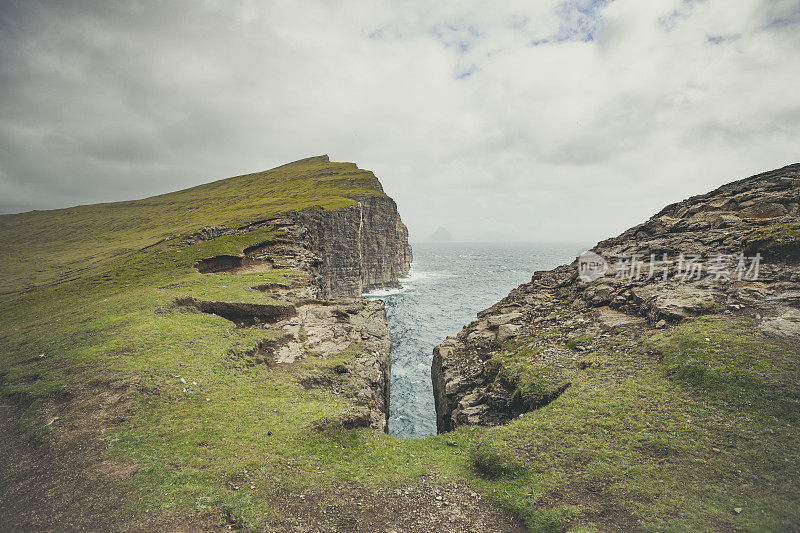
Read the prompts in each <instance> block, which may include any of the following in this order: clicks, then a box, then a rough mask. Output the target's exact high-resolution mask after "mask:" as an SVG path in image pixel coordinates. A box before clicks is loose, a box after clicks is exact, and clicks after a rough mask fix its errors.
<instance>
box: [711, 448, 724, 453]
mask: <svg viewBox="0 0 800 533" xmlns="http://www.w3.org/2000/svg"><path fill="white" fill-rule="evenodd" d="M711 451H712V452H714V453H722V450H720V449H719V448H711Z"/></svg>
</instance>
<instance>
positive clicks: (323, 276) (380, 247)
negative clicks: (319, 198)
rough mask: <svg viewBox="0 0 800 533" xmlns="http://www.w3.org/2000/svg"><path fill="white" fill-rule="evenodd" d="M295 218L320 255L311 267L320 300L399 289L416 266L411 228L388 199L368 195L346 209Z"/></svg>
mask: <svg viewBox="0 0 800 533" xmlns="http://www.w3.org/2000/svg"><path fill="white" fill-rule="evenodd" d="M290 217H291V218H292V219H293V220H294V221H295V222H296V224H298V225H299V226H301V228H304V229H305V230H306V231H305V233H303V235H302V236H303V237H305V239H307V242H308V246H309V249H310V250H311V251H312V252H313V253H314V254H316V255H317V256H318V257H319V261H318V262H316V263H315V264H313V265H312V267H313V271H314V275H315V279H316V283H317V286H318V289H319V297H320V298H333V297H347V296H359V295H361V294H362V293H364V292H366V291H368V290H371V289H375V288H381V287H397V286H399V282H398V279H399V278H401V277H403V276H405V275H406V274H407V273H408V270H409V268H410V267H411V259H412V255H411V246H410V245H409V244H408V230H407V229H406V227H405V225H404V224H403V222H402V221H401V220H400V215H399V214H398V213H397V205H396V204H395V203H394V200H392V199H391V198H389V197H388V196H368V197H365V198H360V199H359V200H358V203H357V204H356V205H353V206H350V207H346V208H344V209H339V210H336V211H326V210H322V209H320V210H316V211H311V212H304V213H294V214H292V215H290ZM301 232H302V230H301Z"/></svg>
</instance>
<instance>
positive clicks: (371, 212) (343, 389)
mask: <svg viewBox="0 0 800 533" xmlns="http://www.w3.org/2000/svg"><path fill="white" fill-rule="evenodd" d="M325 160H326V161H327V158H326V159H325ZM371 187H372V188H373V189H374V191H375V195H373V196H361V197H358V198H354V200H356V201H357V203H356V204H355V205H351V206H348V207H345V208H342V209H338V210H324V209H321V208H317V209H313V210H309V211H294V212H290V213H287V214H285V215H283V216H281V217H278V218H272V219H269V220H264V221H260V222H258V223H255V224H251V225H249V226H247V227H243V228H228V227H224V226H217V227H209V228H202V229H200V230H198V231H197V232H195V233H193V234H192V235H190V236H188V237H186V238H184V239H182V240H181V241H179V243H178V245H180V246H188V245H191V244H193V243H196V242H201V241H205V240H209V239H213V238H216V237H219V236H223V235H237V234H242V233H246V232H249V231H254V230H259V229H264V228H270V229H273V230H274V232H275V234H276V235H277V237H276V238H274V239H272V240H270V241H267V242H263V243H261V244H259V245H256V246H251V247H250V248H247V249H245V250H243V253H242V255H239V256H235V255H225V256H217V257H210V258H207V259H204V260H202V261H199V262H198V263H197V264H196V265H195V268H197V270H198V271H199V272H201V273H204V274H205V273H208V274H211V273H219V272H228V273H231V274H237V273H253V272H261V271H268V270H272V269H289V270H295V271H296V272H297V273H298V274H299V275H298V276H296V278H297V280H298V281H296V282H295V283H294V284H293V285H291V286H288V287H287V286H282V285H275V284H273V285H263V286H258V287H254V289H256V290H260V291H262V292H265V293H268V294H269V295H270V296H271V297H272V298H273V299H275V300H278V301H280V302H286V303H285V304H280V305H255V304H245V303H236V302H204V301H198V300H194V299H192V298H183V299H178V300H176V301H175V302H174V304H173V305H174V306H176V307H192V308H195V309H197V310H199V311H201V312H207V313H214V314H217V315H219V316H222V317H224V318H227V319H229V320H231V321H233V322H234V323H235V324H236V325H237V326H239V327H250V328H263V329H268V330H270V331H271V333H272V334H271V337H272V338H273V340H269V341H267V340H265V341H264V342H262V343H260V344H259V345H258V346H257V348H256V349H254V350H250V351H247V352H244V353H237V354H232V356H234V357H238V358H244V359H245V360H247V361H248V362H249V363H250V364H268V365H294V364H295V363H297V362H300V361H302V360H303V359H306V358H307V357H309V356H314V357H320V358H322V359H328V358H332V357H337V356H341V355H342V354H348V355H349V356H350V359H349V360H348V362H347V363H346V364H340V365H337V366H336V367H335V368H330V369H327V370H326V371H325V372H324V373H323V374H315V375H308V376H302V377H301V382H302V384H303V385H304V386H307V387H309V388H314V389H320V390H327V391H329V392H332V393H334V394H338V395H342V396H345V397H347V398H348V399H350V400H351V401H352V405H353V406H354V409H353V410H351V411H350V412H348V413H345V414H343V415H342V417H341V420H338V421H327V422H326V423H337V424H341V425H344V426H347V427H354V426H359V425H366V426H372V427H374V428H377V429H381V430H384V431H385V430H387V421H388V419H389V387H390V380H391V339H390V332H389V324H388V320H387V317H386V310H385V308H384V305H383V302H382V301H368V300H366V299H365V298H363V297H362V296H361V295H362V293H363V292H365V291H367V290H370V289H373V288H378V287H395V286H399V282H398V279H399V278H400V277H403V276H404V275H406V274H407V273H408V270H409V268H410V266H411V259H412V256H411V246H410V245H409V244H408V231H407V229H406V227H405V225H404V224H403V222H402V221H401V219H400V215H399V214H398V212H397V206H396V204H395V202H394V201H393V200H392V199H391V198H389V197H388V196H385V195H383V189H382V188H381V186H380V183H379V182H378V181H377V179H375V182H374V183H373V184H371Z"/></svg>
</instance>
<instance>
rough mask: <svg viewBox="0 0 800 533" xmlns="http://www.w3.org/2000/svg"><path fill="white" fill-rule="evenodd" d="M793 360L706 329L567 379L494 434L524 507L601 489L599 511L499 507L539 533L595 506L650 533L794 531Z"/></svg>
mask: <svg viewBox="0 0 800 533" xmlns="http://www.w3.org/2000/svg"><path fill="white" fill-rule="evenodd" d="M640 341H642V344H643V345H644V348H638V347H637V344H639V342H640ZM797 353H798V350H797V344H796V343H793V344H792V343H788V342H784V341H780V340H777V339H774V338H769V337H766V336H764V335H761V334H759V333H757V331H756V330H754V328H753V327H752V325H750V324H748V323H747V322H745V321H743V320H739V319H732V318H730V317H726V316H719V315H716V316H709V317H703V318H700V319H697V320H695V321H691V322H686V323H684V324H682V325H680V326H678V327H676V328H674V329H672V330H669V331H667V332H663V333H658V334H656V335H654V336H652V337H647V338H643V339H634V340H633V341H631V342H629V343H627V344H625V345H622V346H621V347H620V348H618V349H614V350H606V351H605V352H604V353H598V354H596V355H594V356H593V357H594V358H596V359H598V360H600V361H601V364H598V365H592V366H590V367H588V368H585V369H584V370H581V371H579V372H580V373H577V372H578V371H576V374H575V375H573V377H572V386H571V387H570V388H569V389H567V391H566V392H564V394H562V395H561V396H560V397H559V399H558V400H557V401H555V402H553V403H551V404H549V405H547V406H546V407H544V408H542V409H539V410H536V411H532V412H530V413H527V414H525V415H523V416H522V417H519V418H517V419H515V420H514V421H513V422H512V423H510V424H509V425H508V426H506V427H504V428H502V429H499V430H495V431H494V432H492V433H493V438H494V439H496V441H498V442H500V443H502V444H501V445H499V446H503V445H504V446H505V447H504V448H501V449H503V450H507V453H510V454H512V456H513V457H514V458H516V460H517V461H521V462H522V464H523V465H524V467H525V469H526V474H525V475H524V476H523V477H526V479H527V485H526V486H527V488H528V491H529V493H531V494H534V495H542V494H546V493H547V492H548V491H553V490H561V491H562V492H565V493H567V494H576V495H579V494H581V490H582V488H585V487H598V486H599V487H602V490H601V491H599V494H601V495H602V497H598V496H597V494H598V493H597V492H590V493H589V495H590V497H588V498H584V501H581V498H579V497H577V496H576V500H575V501H569V499H568V501H566V502H565V503H564V504H563V505H561V506H556V507H542V506H541V505H540V504H538V503H537V502H538V499H537V498H533V499H531V498H530V497H526V496H520V497H512V498H511V499H510V501H508V502H507V504H508V505H509V506H511V507H512V508H515V509H517V511H518V512H519V513H520V514H521V515H522V516H524V517H527V520H528V523H529V524H530V525H531V527H532V528H533V529H535V530H542V531H559V530H560V528H561V524H562V523H563V522H564V521H567V522H570V520H573V521H576V520H577V521H578V522H579V521H580V520H578V517H580V516H582V514H581V513H587V512H588V513H591V512H592V510H593V509H594V510H596V508H597V507H598V506H599V505H600V506H602V505H605V506H606V507H607V508H608V509H622V510H623V512H625V513H627V514H629V515H630V516H631V517H634V518H635V519H636V520H637V521H639V523H640V524H642V525H643V526H644V527H645V528H646V529H649V530H653V531H698V530H700V531H704V530H714V529H723V530H724V529H726V528H730V529H741V530H748V531H785V530H788V529H791V528H792V527H795V526H796V524H797V523H800V505H798V502H800V482H799V481H798V478H797V475H796V473H797V471H798V468H800V431H798V424H800V402H799V401H798V393H800V371H799V370H798V367H797V364H796V354H797ZM700 369H702V370H700ZM715 449H716V450H715ZM518 477H519V474H518V473H516V474H515V476H511V477H510V478H508V479H507V480H506V482H505V483H504V485H505V484H508V485H511V486H515V485H516V483H517V481H516V479H517V478H518ZM511 494H513V493H511ZM598 499H600V500H602V501H603V502H605V503H598V501H597V500H598ZM736 507H741V508H742V509H743V511H742V513H741V514H740V515H735V514H734V513H733V509H734V508H736ZM570 517H572V518H570ZM601 529H602V528H601Z"/></svg>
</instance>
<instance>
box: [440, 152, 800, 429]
mask: <svg viewBox="0 0 800 533" xmlns="http://www.w3.org/2000/svg"><path fill="white" fill-rule="evenodd" d="M799 214H800V164H795V165H791V166H788V167H785V168H781V169H778V170H774V171H771V172H766V173H764V174H759V175H757V176H752V177H750V178H746V179H743V180H739V181H736V182H733V183H729V184H727V185H724V186H722V187H720V188H718V189H716V190H715V191H712V192H710V193H707V194H703V195H699V196H695V197H692V198H689V199H687V200H684V201H682V202H678V203H676V204H672V205H670V206H668V207H666V208H664V209H663V210H662V211H661V212H659V213H658V214H656V215H655V216H653V217H652V218H650V219H649V220H648V221H647V222H645V223H643V224H640V225H638V226H636V227H634V228H631V229H630V230H628V231H626V232H625V233H623V234H622V235H620V236H618V237H615V238H612V239H608V240H606V241H603V242H601V243H599V244H598V245H597V246H596V247H594V248H593V249H592V252H594V253H595V254H597V256H599V260H597V259H591V258H590V259H591V261H594V263H593V266H592V267H591V268H589V271H588V274H592V273H596V274H597V275H596V276H591V275H585V274H587V271H583V274H584V275H583V276H580V275H579V267H586V265H588V264H589V263H588V262H587V259H586V257H582V258H581V261H579V260H578V259H576V261H575V262H573V263H572V264H570V265H564V266H561V267H558V268H556V269H554V270H551V271H547V272H536V273H535V274H534V275H533V277H532V279H531V281H530V283H526V284H524V285H521V286H520V287H518V288H516V289H514V290H513V291H511V293H510V294H509V295H508V296H507V297H506V298H504V299H503V300H502V301H500V302H499V303H497V304H496V305H494V306H492V307H491V308H489V309H487V310H485V311H482V312H481V313H479V314H478V319H477V320H476V321H474V322H472V323H471V324H469V325H467V326H465V327H464V329H463V330H462V331H461V332H460V333H459V334H458V335H457V336H456V337H454V338H448V339H447V340H446V341H445V342H443V343H442V344H440V345H439V346H437V347H436V348H435V350H434V358H433V365H432V368H431V378H432V381H433V389H434V400H435V404H436V413H437V426H438V429H439V432H444V431H450V430H452V429H454V428H456V427H458V426H461V425H467V424H481V425H496V424H502V423H504V422H506V421H508V420H509V419H511V418H512V417H514V416H517V415H519V414H521V413H523V412H525V411H527V410H530V409H534V408H537V407H540V406H541V405H545V404H546V403H548V402H549V401H553V400H554V399H555V398H557V397H558V394H560V392H563V390H565V388H566V387H568V386H569V375H570V372H569V369H571V368H578V367H580V366H581V365H586V364H591V361H586V360H585V358H584V357H583V354H584V353H585V352H588V351H589V350H590V349H591V348H592V347H593V346H597V345H600V344H609V345H611V344H613V336H614V335H615V334H616V332H618V331H620V329H621V328H662V327H667V326H668V325H669V324H671V323H675V322H678V321H681V320H685V319H688V318H691V317H696V316H699V315H702V314H707V313H728V314H732V315H736V314H746V315H748V316H750V317H753V318H755V319H756V320H758V321H759V323H760V325H761V328H762V329H763V330H764V331H766V332H769V333H771V334H775V335H788V336H798V335H800V327H798V324H800V312H799V311H798V308H800V222H798V215H799ZM594 278H596V279H594ZM524 350H528V351H529V352H531V353H535V357H530V358H528V360H530V361H533V362H532V363H531V364H530V368H527V372H529V373H532V374H535V375H536V376H537V377H538V378H540V379H537V380H536V381H535V386H533V387H531V386H525V387H523V386H521V385H520V382H519V379H518V376H516V375H515V374H514V372H509V371H508V370H509V369H508V367H507V365H506V366H504V360H503V356H504V354H508V353H519V352H521V351H524ZM528 385H529V384H528Z"/></svg>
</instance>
